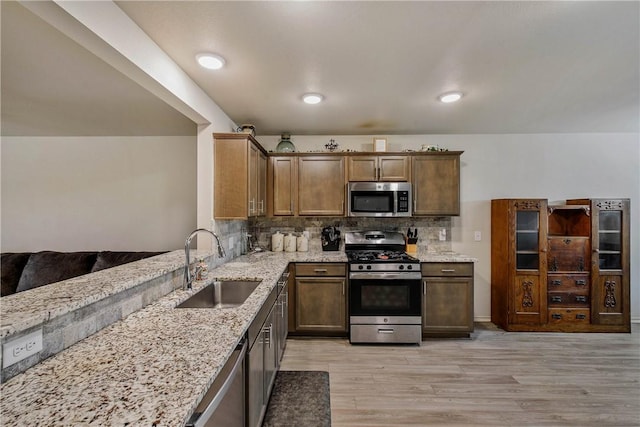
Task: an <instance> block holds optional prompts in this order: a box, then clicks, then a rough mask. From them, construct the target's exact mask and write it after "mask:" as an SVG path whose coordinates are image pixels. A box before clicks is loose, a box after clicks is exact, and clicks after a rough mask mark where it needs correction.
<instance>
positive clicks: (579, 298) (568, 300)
mask: <svg viewBox="0 0 640 427" xmlns="http://www.w3.org/2000/svg"><path fill="white" fill-rule="evenodd" d="M548 303H549V306H550V307H551V306H556V307H589V306H590V301H589V294H588V293H572V292H549V294H548Z"/></svg>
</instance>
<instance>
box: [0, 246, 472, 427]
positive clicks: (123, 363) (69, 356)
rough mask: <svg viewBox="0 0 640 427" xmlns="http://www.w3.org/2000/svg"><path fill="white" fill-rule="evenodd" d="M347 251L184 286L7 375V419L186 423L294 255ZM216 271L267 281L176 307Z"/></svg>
mask: <svg viewBox="0 0 640 427" xmlns="http://www.w3.org/2000/svg"><path fill="white" fill-rule="evenodd" d="M176 252H179V251H176ZM419 258H420V260H421V261H424V262H429V261H438V262H455V261H459V262H473V261H474V259H473V258H469V257H465V256H462V255H459V254H454V253H450V254H427V253H424V254H419ZM171 259H172V258H171V257H169V258H167V260H168V262H169V264H171ZM346 261H347V259H346V255H345V254H344V252H295V253H284V252H281V253H273V252H262V253H256V254H252V255H246V256H243V257H240V258H236V259H234V260H232V261H230V262H228V263H226V264H223V265H221V266H219V267H217V268H215V269H214V270H212V271H211V272H210V273H209V280H208V281H207V282H202V283H195V284H194V290H193V291H185V290H177V291H174V292H172V293H170V294H168V295H167V296H165V297H163V298H160V299H159V300H158V301H156V302H155V303H153V304H151V305H149V306H147V307H145V308H143V309H142V310H139V311H138V312H136V313H133V314H131V315H130V316H128V317H127V318H125V319H124V320H122V321H119V322H116V323H114V324H112V325H110V326H108V327H106V328H104V329H102V330H101V331H99V332H97V333H96V334H94V335H92V336H90V337H89V338H87V339H85V340H83V341H80V342H79V343H77V344H75V345H73V346H72V347H70V348H68V349H67V350H64V351H62V352H61V353H59V354H57V355H55V356H53V357H51V358H49V359H47V360H45V361H43V362H41V363H40V364H38V365H36V366H34V367H32V368H30V369H28V370H27V371H25V372H24V373H22V374H19V375H17V376H16V377H14V378H12V379H11V380H9V381H7V382H6V383H4V384H2V388H1V392H2V408H1V413H0V414H1V419H2V422H3V425H4V426H23V425H31V426H36V425H47V426H49V425H77V424H94V425H126V424H127V423H129V424H133V425H156V426H176V425H184V423H185V422H186V421H187V419H188V417H189V416H190V414H191V413H192V412H193V410H194V409H195V407H196V406H197V404H198V403H199V401H200V400H201V399H202V397H203V396H204V393H205V392H206V390H207V389H208V387H209V386H210V384H211V383H212V382H213V380H214V379H215V377H216V376H217V374H218V372H219V371H220V369H221V368H222V367H223V366H224V364H225V362H226V361H227V360H228V358H229V356H230V355H231V353H232V351H233V350H234V348H235V347H236V345H237V344H238V342H239V341H240V339H241V338H242V337H243V335H244V334H245V332H246V331H247V329H248V327H249V325H250V324H251V321H252V320H253V319H254V317H255V316H256V315H257V313H258V311H259V310H260V308H261V307H262V305H263V304H264V302H265V300H266V298H267V296H268V295H269V293H270V292H271V290H272V289H273V287H274V286H275V285H276V282H277V280H278V278H279V277H280V275H281V274H282V272H283V271H284V270H285V269H286V267H287V265H288V263H289V262H346ZM216 279H217V280H262V282H261V284H260V285H259V286H258V288H256V290H255V291H254V292H253V293H252V294H251V296H250V297H249V298H248V299H247V300H246V302H245V303H244V304H242V305H241V306H239V307H237V308H230V309H175V306H176V305H177V304H179V303H180V302H182V301H184V300H185V299H187V298H188V297H189V296H190V295H192V294H193V293H194V292H197V291H198V290H199V289H201V288H203V287H204V286H206V285H207V284H209V283H210V282H211V281H213V280H216ZM116 281H117V280H115V278H114V280H112V281H110V282H109V281H108V282H109V283H111V284H109V285H105V287H106V288H108V289H105V290H104V292H114V291H115V290H116V289H117V288H118V286H119V285H115V284H113V283H112V282H116ZM61 309H62V308H61ZM3 311H4V309H3ZM27 317H28V316H27ZM4 326H5V325H4V320H3V327H4Z"/></svg>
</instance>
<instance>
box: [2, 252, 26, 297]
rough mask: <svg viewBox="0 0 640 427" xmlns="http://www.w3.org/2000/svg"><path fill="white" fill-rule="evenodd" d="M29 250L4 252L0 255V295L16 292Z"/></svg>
mask: <svg viewBox="0 0 640 427" xmlns="http://www.w3.org/2000/svg"><path fill="white" fill-rule="evenodd" d="M30 256H31V252H24V253H10V252H7V253H4V254H2V255H0V276H2V289H1V292H2V293H1V294H0V295H1V296H5V295H11V294H15V293H16V289H17V288H18V283H19V282H20V276H21V275H22V270H24V266H25V265H27V261H29V257H30Z"/></svg>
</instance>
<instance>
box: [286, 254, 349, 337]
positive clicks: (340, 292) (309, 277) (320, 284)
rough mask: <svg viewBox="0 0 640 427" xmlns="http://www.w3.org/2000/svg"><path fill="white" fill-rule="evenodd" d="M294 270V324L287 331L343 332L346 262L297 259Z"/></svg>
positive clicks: (342, 333) (345, 311) (337, 333)
mask: <svg viewBox="0 0 640 427" xmlns="http://www.w3.org/2000/svg"><path fill="white" fill-rule="evenodd" d="M294 270H295V279H294V284H295V286H294V290H293V292H292V293H293V298H294V299H293V301H294V304H291V305H290V310H293V313H292V312H291V311H290V318H291V317H293V325H294V327H293V328H291V327H290V329H289V332H290V334H292V335H334V336H335V335H339V336H344V335H346V334H347V331H348V324H347V279H346V265H345V264H340V263H296V264H295V268H294ZM291 314H293V316H291Z"/></svg>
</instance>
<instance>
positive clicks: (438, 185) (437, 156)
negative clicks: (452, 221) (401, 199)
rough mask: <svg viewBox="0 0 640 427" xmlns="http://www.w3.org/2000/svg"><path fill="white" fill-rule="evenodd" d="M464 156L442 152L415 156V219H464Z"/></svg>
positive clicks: (413, 168)
mask: <svg viewBox="0 0 640 427" xmlns="http://www.w3.org/2000/svg"><path fill="white" fill-rule="evenodd" d="M461 154H462V152H442V153H428V154H424V155H414V156H413V160H412V165H411V170H412V175H413V179H412V183H413V205H414V209H413V214H414V215H460V155H461Z"/></svg>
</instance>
